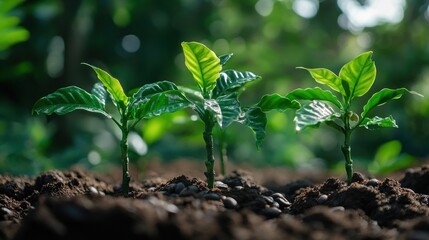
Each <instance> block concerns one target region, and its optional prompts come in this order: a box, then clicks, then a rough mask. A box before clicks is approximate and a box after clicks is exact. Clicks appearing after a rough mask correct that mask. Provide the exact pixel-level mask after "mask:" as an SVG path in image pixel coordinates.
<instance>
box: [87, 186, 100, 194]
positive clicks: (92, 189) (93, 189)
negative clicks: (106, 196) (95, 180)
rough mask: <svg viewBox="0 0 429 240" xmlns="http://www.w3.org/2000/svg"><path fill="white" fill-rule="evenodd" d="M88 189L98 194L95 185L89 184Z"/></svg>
mask: <svg viewBox="0 0 429 240" xmlns="http://www.w3.org/2000/svg"><path fill="white" fill-rule="evenodd" d="M88 189H89V191H90V192H91V193H93V194H98V191H97V189H96V188H95V187H93V186H90V187H89V188H88Z"/></svg>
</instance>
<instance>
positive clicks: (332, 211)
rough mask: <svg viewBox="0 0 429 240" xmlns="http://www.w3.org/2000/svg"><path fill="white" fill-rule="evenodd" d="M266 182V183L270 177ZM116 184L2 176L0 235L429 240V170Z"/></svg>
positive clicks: (68, 174)
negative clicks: (378, 175) (210, 184)
mask: <svg viewBox="0 0 429 240" xmlns="http://www.w3.org/2000/svg"><path fill="white" fill-rule="evenodd" d="M268 182H270V180H269V181H268ZM118 183H119V182H114V181H112V180H111V179H110V178H107V177H103V176H97V175H96V174H94V173H92V172H87V171H84V170H82V169H72V170H69V171H56V170H53V171H48V172H46V173H44V174H42V175H40V176H38V177H36V178H27V177H12V176H7V175H3V176H0V239H103V238H105V239H115V238H118V239H330V240H334V239H416V240H420V239H422V240H423V239H429V196H428V195H427V194H428V191H429V188H428V186H429V167H426V166H425V167H422V168H416V169H409V170H407V171H406V172H405V175H404V176H402V178H401V179H400V180H399V181H396V180H394V179H389V178H386V179H379V180H378V179H375V178H373V179H367V178H365V177H364V176H363V175H361V174H355V175H354V178H353V182H352V183H351V184H347V183H345V182H344V181H342V180H339V179H337V178H328V179H327V180H326V181H324V182H322V181H321V183H320V184H313V183H312V181H311V180H309V178H305V179H295V180H290V181H288V182H283V183H282V184H278V183H277V185H276V184H275V183H274V182H271V183H269V184H267V185H266V186H262V185H258V184H257V183H256V181H255V180H254V179H253V178H252V174H251V173H249V172H244V171H235V172H233V173H232V174H230V175H228V176H226V177H221V178H219V179H218V181H217V182H216V188H214V189H212V190H209V189H208V188H207V187H206V186H207V185H206V183H205V182H204V181H202V180H200V179H197V178H190V177H188V176H184V175H181V176H177V177H174V178H169V179H165V178H160V177H148V178H146V179H145V180H143V181H140V182H133V183H132V184H131V191H130V194H129V197H127V198H124V197H122V196H121V191H120V189H119V185H118Z"/></svg>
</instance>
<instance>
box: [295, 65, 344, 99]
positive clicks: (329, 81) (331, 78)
mask: <svg viewBox="0 0 429 240" xmlns="http://www.w3.org/2000/svg"><path fill="white" fill-rule="evenodd" d="M298 69H304V70H307V71H308V72H309V73H310V74H311V76H312V77H313V79H314V80H316V82H318V83H321V84H325V85H327V86H329V87H330V88H331V89H332V90H334V91H336V92H339V93H341V95H343V96H344V95H345V92H344V89H343V85H342V83H341V78H339V77H338V76H337V75H336V74H335V73H333V72H332V71H331V70H329V69H326V68H304V67H298Z"/></svg>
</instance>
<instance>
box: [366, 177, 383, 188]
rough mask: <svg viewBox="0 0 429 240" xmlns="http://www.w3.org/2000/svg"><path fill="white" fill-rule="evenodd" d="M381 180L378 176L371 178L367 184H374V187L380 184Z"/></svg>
mask: <svg viewBox="0 0 429 240" xmlns="http://www.w3.org/2000/svg"><path fill="white" fill-rule="evenodd" d="M380 183H381V182H380V180H378V179H376V178H371V179H370V180H368V182H367V183H366V185H367V186H372V187H378V185H380Z"/></svg>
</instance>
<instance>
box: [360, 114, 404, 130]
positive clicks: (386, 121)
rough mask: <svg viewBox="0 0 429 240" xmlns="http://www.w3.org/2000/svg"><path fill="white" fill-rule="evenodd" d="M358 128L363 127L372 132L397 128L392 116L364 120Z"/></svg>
mask: <svg viewBox="0 0 429 240" xmlns="http://www.w3.org/2000/svg"><path fill="white" fill-rule="evenodd" d="M359 127H365V128H366V129H369V130H374V129H378V128H397V127H398V125H396V121H395V119H393V118H392V116H389V117H386V118H381V117H373V118H365V119H364V120H362V122H361V123H360V124H359Z"/></svg>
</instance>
